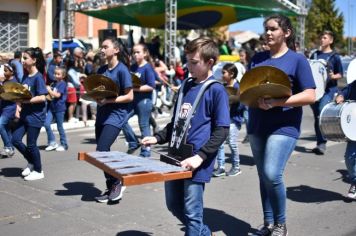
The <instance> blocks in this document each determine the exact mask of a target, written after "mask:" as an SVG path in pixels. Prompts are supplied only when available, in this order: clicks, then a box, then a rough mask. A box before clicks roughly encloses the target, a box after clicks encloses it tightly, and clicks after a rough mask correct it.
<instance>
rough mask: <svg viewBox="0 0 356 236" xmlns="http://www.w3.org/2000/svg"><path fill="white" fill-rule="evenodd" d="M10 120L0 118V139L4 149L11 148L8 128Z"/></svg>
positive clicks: (3, 117) (5, 117)
mask: <svg viewBox="0 0 356 236" xmlns="http://www.w3.org/2000/svg"><path fill="white" fill-rule="evenodd" d="M9 121H10V118H9V117H7V116H0V135H1V139H2V141H3V142H4V147H7V148H12V147H13V146H12V143H11V131H10V128H9V127H8V124H9Z"/></svg>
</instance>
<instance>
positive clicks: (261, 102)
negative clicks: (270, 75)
mask: <svg viewBox="0 0 356 236" xmlns="http://www.w3.org/2000/svg"><path fill="white" fill-rule="evenodd" d="M257 102H258V107H259V108H261V109H263V110H269V109H271V108H273V107H274V106H273V102H274V99H273V98H259V99H258V101H257Z"/></svg>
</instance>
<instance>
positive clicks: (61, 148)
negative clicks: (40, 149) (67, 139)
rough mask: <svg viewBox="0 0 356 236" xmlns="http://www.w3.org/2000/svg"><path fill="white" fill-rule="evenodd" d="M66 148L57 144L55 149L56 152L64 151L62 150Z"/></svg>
mask: <svg viewBox="0 0 356 236" xmlns="http://www.w3.org/2000/svg"><path fill="white" fill-rule="evenodd" d="M67 149H68V148H65V147H64V146H63V145H59V146H58V147H57V148H56V151H57V152H64V151H67Z"/></svg>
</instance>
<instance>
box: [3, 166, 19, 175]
mask: <svg viewBox="0 0 356 236" xmlns="http://www.w3.org/2000/svg"><path fill="white" fill-rule="evenodd" d="M21 172H22V169H21V168H14V167H13V168H2V169H1V171H0V175H2V176H5V177H19V176H21Z"/></svg>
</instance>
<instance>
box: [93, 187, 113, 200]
mask: <svg viewBox="0 0 356 236" xmlns="http://www.w3.org/2000/svg"><path fill="white" fill-rule="evenodd" d="M109 194H110V192H109V190H106V191H105V192H104V193H103V195H100V196H97V197H94V199H95V201H97V202H100V203H106V202H108V201H109Z"/></svg>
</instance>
